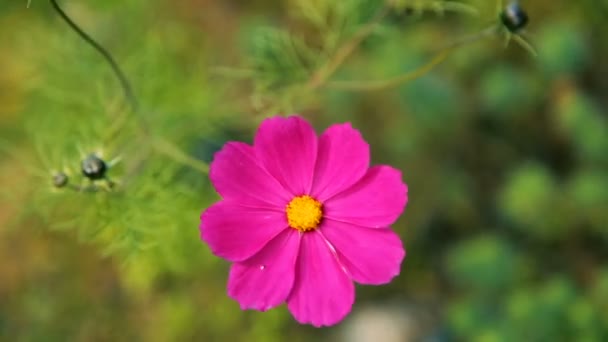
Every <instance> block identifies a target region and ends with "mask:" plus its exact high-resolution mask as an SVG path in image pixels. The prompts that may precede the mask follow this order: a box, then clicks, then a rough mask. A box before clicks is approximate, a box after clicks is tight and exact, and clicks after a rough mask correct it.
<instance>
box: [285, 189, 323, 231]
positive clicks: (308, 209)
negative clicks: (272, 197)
mask: <svg viewBox="0 0 608 342" xmlns="http://www.w3.org/2000/svg"><path fill="white" fill-rule="evenodd" d="M285 212H286V213H287V222H289V226H290V227H291V228H294V229H297V230H299V231H301V232H307V231H310V230H313V229H316V228H317V227H318V226H319V223H321V218H322V217H323V210H322V205H321V203H320V202H319V201H317V200H316V199H314V198H312V197H310V196H308V195H304V196H298V197H296V198H294V199H292V200H291V202H289V204H287V207H286V208H285Z"/></svg>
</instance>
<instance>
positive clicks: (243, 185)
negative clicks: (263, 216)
mask: <svg viewBox="0 0 608 342" xmlns="http://www.w3.org/2000/svg"><path fill="white" fill-rule="evenodd" d="M209 178H210V179H211V183H213V186H214V187H215V189H216V190H217V192H218V193H219V194H220V195H221V196H222V197H223V198H225V199H230V200H233V201H235V202H238V203H240V204H245V205H254V206H261V207H265V206H266V207H268V206H272V207H277V208H281V210H282V209H284V206H285V204H286V203H288V202H289V201H290V200H291V197H292V196H290V195H289V193H288V192H287V191H286V190H285V188H283V187H282V186H281V184H280V183H279V182H278V181H277V180H276V179H274V178H273V177H272V176H271V175H270V174H269V173H268V172H266V170H264V168H263V166H261V164H259V163H258V161H257V160H256V155H255V151H254V149H253V147H252V146H249V145H247V144H245V143H241V142H229V143H227V144H226V145H224V147H223V148H222V149H221V150H220V151H219V152H217V153H216V154H215V156H214V158H213V162H212V163H211V168H210V170H209Z"/></svg>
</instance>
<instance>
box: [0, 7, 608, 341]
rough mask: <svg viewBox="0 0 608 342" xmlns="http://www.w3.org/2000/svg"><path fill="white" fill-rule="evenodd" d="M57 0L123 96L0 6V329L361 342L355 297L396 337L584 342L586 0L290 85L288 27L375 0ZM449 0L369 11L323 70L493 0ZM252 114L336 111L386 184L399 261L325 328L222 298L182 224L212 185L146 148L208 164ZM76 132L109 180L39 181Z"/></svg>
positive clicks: (67, 49)
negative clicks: (347, 83)
mask: <svg viewBox="0 0 608 342" xmlns="http://www.w3.org/2000/svg"><path fill="white" fill-rule="evenodd" d="M59 2H60V3H61V4H62V5H63V7H64V8H65V10H66V12H68V13H69V14H70V15H71V17H72V18H73V19H74V20H75V21H76V22H78V23H79V24H81V26H82V27H83V28H84V29H85V30H86V31H87V32H88V33H90V34H91V35H92V36H93V37H95V39H97V40H98V41H99V42H101V43H102V44H103V45H104V46H105V47H107V48H108V50H110V51H111V52H112V54H113V56H114V57H115V58H116V60H117V61H119V64H121V65H122V66H123V68H124V71H125V72H126V74H127V75H128V77H129V79H130V80H131V82H132V84H133V87H134V91H135V93H136V94H137V97H138V99H139V102H140V106H141V111H140V113H139V114H137V113H133V112H131V111H129V110H128V109H125V108H124V107H122V104H123V103H122V101H123V97H122V93H121V90H120V87H119V84H118V83H117V81H116V79H115V78H114V76H113V75H112V74H111V72H110V69H109V67H108V65H107V64H105V63H104V61H103V60H102V59H101V58H100V56H99V55H98V54H97V53H96V52H94V50H93V49H91V47H90V46H87V45H85V43H83V41H82V40H80V39H79V38H78V37H77V35H76V34H75V33H74V32H73V31H70V30H69V29H68V27H67V26H66V25H65V23H64V22H62V21H61V20H60V19H59V17H58V16H57V15H56V14H55V13H54V12H53V11H52V8H51V6H50V4H49V3H48V2H47V1H44V0H33V1H32V4H31V6H30V8H29V9H27V8H26V0H23V1H17V0H11V1H1V2H0V260H2V262H1V263H0V340H1V341H286V340H289V341H293V342H296V341H309V340H318V339H321V340H328V341H346V340H353V341H363V340H365V339H364V334H359V335H358V336H356V334H355V335H352V332H353V331H359V330H357V329H363V327H362V326H366V325H369V326H370V328H369V329H371V330H372V331H375V333H376V334H377V335H376V341H383V340H386V341H391V340H390V339H389V338H388V337H386V339H383V338H382V336H385V335H383V334H385V333H386V330H382V329H381V328H378V326H377V325H374V324H375V323H374V322H377V320H375V319H373V317H380V316H378V315H379V314H378V312H389V313H395V314H393V315H392V317H393V318H394V319H395V322H397V323H395V324H397V325H399V329H401V330H399V331H400V335H398V336H401V337H400V338H401V339H402V340H403V341H410V340H411V341H484V342H485V341H487V342H493V341H497V342H499V341H589V342H592V341H606V340H608V264H607V263H606V261H607V260H608V110H607V109H606V108H608V96H607V95H608V63H606V62H605V61H606V57H605V56H607V55H608V39H606V32H608V3H606V2H605V1H593V0H585V1H568V0H551V1H550V0H538V1H525V0H522V1H520V3H521V4H522V6H523V7H524V8H525V9H526V11H527V13H528V14H529V16H530V19H531V20H530V23H529V25H528V27H527V28H526V37H528V39H529V41H530V42H531V43H532V45H533V46H534V47H535V49H536V50H537V51H538V56H537V57H533V56H532V55H531V54H529V53H528V52H526V51H525V50H524V49H522V48H521V47H519V46H518V45H517V44H515V42H511V43H510V44H509V46H508V47H507V48H504V46H503V41H502V40H501V39H500V38H499V37H493V38H490V39H484V40H480V41H477V42H475V43H473V44H469V45H467V46H464V47H461V48H459V49H457V50H455V51H454V52H452V53H451V54H450V55H449V57H448V58H447V59H446V60H445V61H444V62H443V63H442V64H441V65H439V66H438V67H437V68H435V69H433V70H432V71H431V72H429V73H427V74H425V75H424V76H422V77H420V78H418V79H416V80H414V81H411V82H408V83H406V84H403V85H401V86H398V87H396V88H392V89H384V90H377V91H347V90H340V89H334V88H331V87H321V88H319V89H317V90H316V91H315V92H314V93H309V94H303V93H301V92H300V91H299V90H300V88H297V87H295V86H294V84H298V83H302V82H306V80H307V78H308V77H309V76H310V73H311V70H313V71H314V70H315V69H316V68H317V67H319V66H320V65H322V64H323V61H324V60H325V59H324V58H326V57H328V56H324V55H322V54H319V55H317V54H315V51H321V50H320V49H317V50H315V49H311V46H312V47H317V48H318V47H328V49H329V50H332V49H334V50H335V47H337V46H340V44H341V43H342V42H343V41H344V40H345V37H346V38H348V36H349V35H352V33H353V32H355V31H356V30H357V28H359V27H360V26H361V25H364V24H365V22H367V21H369V20H370V19H371V14H372V13H374V11H375V10H376V9H377V8H378V7H379V6H380V4H379V3H380V1H363V0H348V1H344V2H343V3H344V4H350V3H352V4H355V5H356V6H359V9H358V11H359V12H357V13H359V15H357V16H352V15H348V20H345V21H344V23H343V25H342V26H341V31H336V29H335V25H334V26H331V25H330V26H324V25H325V24H327V23H326V22H325V21H324V20H327V21H328V22H331V20H329V19H327V18H325V19H318V18H317V17H315V16H314V15H312V14H314V13H313V12H311V10H310V9H303V8H302V6H298V4H299V5H301V4H302V3H304V2H302V1H297V0H289V1H287V0H284V1H281V0H274V1H271V0H255V1H237V0H231V1H228V0H182V1H170V0H148V1H144V0H104V1H101V0H99V1H94V0H81V1H78V0H63V1H59ZM401 2H402V3H407V1H401ZM333 3H334V2H333V1H331V0H311V1H310V4H313V5H314V6H318V7H323V6H324V5H323V4H333ZM341 3H342V2H341ZM414 3H415V1H414ZM419 3H424V1H422V2H419ZM466 3H467V4H470V5H472V6H473V7H475V8H477V9H478V10H479V14H478V15H477V16H472V15H468V14H460V13H456V14H455V13H447V14H446V15H444V16H440V15H437V14H436V13H434V12H432V11H428V12H426V11H423V12H422V14H420V15H418V14H416V13H411V12H410V11H405V10H404V11H393V12H391V13H390V14H389V15H388V16H387V17H386V18H385V20H384V21H383V23H382V25H381V26H380V28H379V29H378V30H377V32H375V33H374V34H373V35H372V36H371V37H369V39H366V40H365V41H364V42H363V43H362V44H361V46H360V47H359V49H358V50H357V51H356V52H355V53H354V54H353V55H352V56H350V58H348V59H347V60H346V61H345V62H344V64H343V65H341V67H340V68H339V69H338V70H337V71H336V73H335V75H333V76H332V80H380V79H386V78H389V77H391V76H395V75H398V74H401V73H404V72H408V71H411V70H413V69H415V68H416V67H418V66H420V65H422V64H424V63H425V62H426V61H428V60H429V59H430V58H431V57H432V52H433V51H436V50H437V49H438V48H440V47H441V46H445V45H448V44H450V43H452V42H455V41H458V40H459V39H460V38H461V37H464V36H466V35H469V34H475V33H477V32H480V31H481V30H483V29H484V28H485V27H487V26H488V25H491V24H492V23H494V22H495V21H496V18H497V15H496V13H495V8H494V7H495V3H494V2H493V1H485V0H471V1H468V2H466ZM313 5H311V6H313ZM314 6H313V7H314ZM327 6H330V5H327ZM334 6H335V5H334ZM353 6H354V5H353ZM340 10H342V11H344V13H349V14H351V13H355V12H348V11H351V10H352V9H350V8H349V7H348V5H344V7H340ZM353 11H354V10H353ZM311 13H312V14H311ZM337 13H338V14H339V13H341V12H337ZM338 14H337V15H338ZM315 18H317V19H315ZM315 20H320V21H316V22H315ZM288 32H291V33H293V37H296V38H298V39H300V40H301V41H300V40H290V39H291V38H285V37H287V33H288ZM285 42H289V44H286V43H285ZM273 44H275V45H273ZM282 44H283V45H282ZM285 46H290V49H293V50H290V51H286V48H285ZM302 65H305V66H306V67H307V68H308V69H307V68H302ZM228 67H232V68H233V69H230V70H228V69H227V68H228ZM247 67H253V68H254V70H256V71H257V72H251V69H249V70H244V69H243V68H247ZM276 112H298V113H301V115H303V116H305V117H306V118H307V119H309V120H311V121H312V122H313V124H314V126H315V127H316V128H317V129H318V131H319V132H320V131H322V130H323V129H325V128H326V127H327V126H328V125H331V124H332V123H336V122H345V121H350V122H352V123H353V126H355V127H356V128H358V129H359V130H360V131H361V132H362V134H363V136H364V137H365V138H366V139H367V141H368V142H369V143H370V145H371V150H372V159H373V162H374V163H377V164H390V165H392V166H395V167H397V168H399V169H401V170H402V172H403V177H404V180H405V181H406V182H407V183H408V186H409V204H408V206H407V209H406V211H405V213H404V215H403V216H402V217H401V218H400V219H399V221H398V222H397V223H396V224H395V225H394V227H393V228H394V229H395V230H396V231H397V232H398V233H399V235H400V236H401V237H402V238H403V240H404V242H405V246H406V249H407V257H406V259H405V261H404V263H403V265H402V270H401V275H400V276H399V277H398V278H396V279H395V280H394V281H393V282H392V283H391V284H389V285H386V286H380V287H371V286H365V287H363V286H361V287H357V300H356V303H355V306H354V308H353V312H352V313H351V315H350V316H349V317H348V318H347V319H346V320H345V321H344V322H343V323H341V324H340V325H337V326H335V327H331V328H325V329H315V328H312V327H308V326H301V325H298V324H297V323H296V322H295V321H294V320H293V318H292V317H291V316H290V314H289V312H288V311H287V309H286V308H285V307H284V306H282V307H279V308H277V309H274V310H271V311H269V312H265V313H258V312H252V311H247V312H243V311H241V310H240V308H239V306H238V303H236V302H234V301H232V300H231V299H229V298H228V297H227V295H226V291H225V283H226V278H227V271H228V264H227V263H226V262H224V261H222V260H220V259H218V258H215V257H214V256H212V255H211V253H210V252H209V250H208V248H207V247H206V246H205V245H204V244H202V243H201V242H200V239H199V232H198V223H199V215H200V212H201V211H202V210H203V209H204V208H205V207H206V206H208V205H209V204H210V203H213V202H214V201H216V200H217V195H216V194H215V192H214V191H213V188H212V187H211V185H210V183H209V181H208V179H207V177H206V175H205V174H203V173H201V172H200V171H197V170H196V169H194V168H192V167H189V166H188V165H186V164H184V163H182V162H181V161H182V160H181V159H180V158H179V157H176V155H175V153H173V152H171V151H169V152H167V150H166V149H162V148H160V149H158V150H156V149H155V147H154V146H156V145H154V143H153V141H156V139H160V138H162V139H163V141H169V142H171V144H173V145H172V146H174V147H177V148H179V149H182V150H183V151H185V152H186V153H188V154H189V155H192V156H194V157H195V158H197V159H198V160H202V161H205V162H209V161H210V160H211V158H212V155H213V152H214V151H216V150H217V149H218V148H219V147H221V146H222V144H223V143H224V142H225V141H227V140H241V141H246V142H250V141H251V138H252V135H253V134H254V132H255V128H256V126H257V124H258V123H259V121H260V120H261V119H262V118H263V117H266V116H270V115H274V114H275V113H276ZM138 116H141V118H140V117H138ZM144 122H145V125H146V129H141V127H142V125H144ZM163 146H164V145H163ZM93 151H100V152H103V155H104V158H107V159H112V158H114V157H120V162H119V163H118V164H117V166H116V167H115V168H112V169H111V170H110V177H114V178H115V179H116V180H118V181H124V183H125V184H126V186H125V187H124V188H121V190H120V191H116V192H107V191H103V190H100V191H97V192H91V193H86V192H85V193H78V192H75V191H70V190H69V189H54V188H53V187H52V186H51V176H52V174H53V172H57V171H62V172H65V173H67V174H68V175H69V176H70V181H72V180H73V181H75V182H76V183H83V182H84V181H85V180H84V179H82V176H80V171H79V165H80V161H81V158H82V157H83V154H85V155H86V154H88V153H90V152H93ZM163 151H164V152H163ZM83 184H84V183H83ZM370 312H371V313H370ZM374 313H375V314H374ZM370 315H371V316H370ZM374 315H376V316H374ZM374 329H377V330H374ZM378 329H380V330H378ZM349 334H350V335H349ZM349 336H351V337H349ZM352 336H355V337H352ZM355 338H359V339H355Z"/></svg>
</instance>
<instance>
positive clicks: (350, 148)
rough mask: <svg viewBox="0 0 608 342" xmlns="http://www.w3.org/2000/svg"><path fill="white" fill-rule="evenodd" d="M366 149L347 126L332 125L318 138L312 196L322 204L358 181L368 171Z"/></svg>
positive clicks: (366, 146) (350, 127)
mask: <svg viewBox="0 0 608 342" xmlns="http://www.w3.org/2000/svg"><path fill="white" fill-rule="evenodd" d="M369 158H370V157H369V145H368V144H367V143H366V142H365V140H363V137H361V133H359V131H357V130H356V129H354V128H352V126H351V125H350V123H346V124H342V125H333V126H331V127H329V128H328V129H327V130H326V131H325V132H324V133H323V134H322V135H321V137H320V138H319V152H318V155H317V164H316V166H315V173H314V182H313V187H312V195H313V197H315V198H317V199H318V200H320V201H321V202H323V201H325V200H326V199H328V198H330V197H332V196H334V195H335V194H337V193H339V192H341V191H343V190H345V189H347V188H348V187H350V186H351V185H353V184H355V183H356V182H357V181H358V180H360V179H361V178H362V177H363V176H364V175H365V173H366V172H367V169H368V168H369Z"/></svg>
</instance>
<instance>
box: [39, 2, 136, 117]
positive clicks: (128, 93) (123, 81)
mask: <svg viewBox="0 0 608 342" xmlns="http://www.w3.org/2000/svg"><path fill="white" fill-rule="evenodd" d="M50 2H51V5H52V6H53V9H54V10H55V12H57V14H59V16H60V17H61V19H63V21H65V23H66V24H68V26H70V28H71V29H72V30H74V32H76V33H77V34H78V35H79V36H80V38H82V39H84V40H85V41H86V42H87V43H88V44H89V45H91V46H92V47H93V48H94V49H95V50H97V52H99V53H100V54H101V55H102V56H103V58H104V59H105V60H106V62H108V64H109V65H110V67H111V68H112V71H113V72H114V74H115V75H116V77H117V78H118V80H119V82H120V85H121V86H122V90H123V92H124V93H125V98H126V99H127V101H128V102H129V104H130V105H131V107H132V108H133V111H137V109H138V104H137V98H136V97H135V95H134V93H133V90H132V88H131V84H130V83H129V81H128V79H127V77H126V76H125V74H124V73H123V72H122V70H121V69H120V67H119V66H118V63H116V61H115V60H114V58H113V57H112V55H110V53H109V52H108V51H107V50H106V49H105V48H104V47H103V46H101V45H100V44H99V43H97V42H96V41H95V40H94V39H93V38H91V36H89V35H88V34H87V33H86V32H84V31H83V30H82V29H81V28H80V27H79V26H78V25H77V24H76V23H75V22H74V21H73V20H72V19H70V17H69V16H68V15H67V14H66V13H65V12H64V11H63V9H61V7H60V6H59V4H58V3H57V1H56V0H50Z"/></svg>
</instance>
